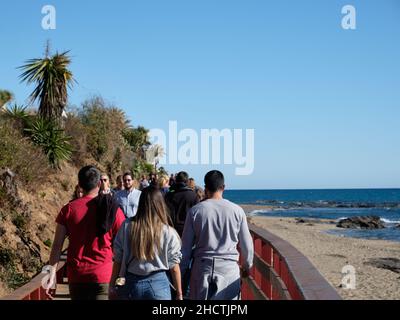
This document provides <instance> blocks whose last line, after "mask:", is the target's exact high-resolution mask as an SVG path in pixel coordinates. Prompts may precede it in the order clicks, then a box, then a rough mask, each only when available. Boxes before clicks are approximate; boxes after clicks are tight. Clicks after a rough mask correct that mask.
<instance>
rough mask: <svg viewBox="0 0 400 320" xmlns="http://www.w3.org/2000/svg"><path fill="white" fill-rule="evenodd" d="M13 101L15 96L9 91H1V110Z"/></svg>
mask: <svg viewBox="0 0 400 320" xmlns="http://www.w3.org/2000/svg"><path fill="white" fill-rule="evenodd" d="M12 99H13V94H12V93H11V92H10V91H7V90H0V109H1V108H3V107H4V106H5V105H6V104H7V103H8V102H10V101H11V100H12Z"/></svg>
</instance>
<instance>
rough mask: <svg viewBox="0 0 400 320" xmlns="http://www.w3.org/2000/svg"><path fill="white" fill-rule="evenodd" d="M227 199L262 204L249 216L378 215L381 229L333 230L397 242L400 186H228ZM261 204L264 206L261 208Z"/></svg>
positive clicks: (350, 234)
mask: <svg viewBox="0 0 400 320" xmlns="http://www.w3.org/2000/svg"><path fill="white" fill-rule="evenodd" d="M225 197H226V199H228V200H230V201H233V202H235V203H237V204H241V205H255V206H261V207H260V208H257V210H253V211H252V212H249V213H248V215H249V216H266V217H268V216H270V217H285V218H288V217H289V218H310V219H330V220H336V221H339V220H341V219H344V218H348V217H354V216H379V217H380V218H381V220H382V221H383V222H384V223H385V226H386V228H385V229H381V230H355V229H343V230H332V233H334V234H337V235H340V236H346V237H355V238H365V239H380V240H391V241H399V242H400V229H399V228H396V227H397V226H398V225H399V224H400V189H390V188H388V189H302V190H301V189H292V190H227V191H226V192H225ZM263 206H264V207H265V208H263Z"/></svg>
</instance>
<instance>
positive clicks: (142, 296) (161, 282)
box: [125, 271, 171, 300]
mask: <svg viewBox="0 0 400 320" xmlns="http://www.w3.org/2000/svg"><path fill="white" fill-rule="evenodd" d="M125 286H126V295H127V297H126V299H127V300H171V288H170V282H169V280H168V277H167V274H166V272H165V271H161V272H155V273H153V274H151V275H148V276H137V275H134V274H131V273H128V275H127V277H126V285H125Z"/></svg>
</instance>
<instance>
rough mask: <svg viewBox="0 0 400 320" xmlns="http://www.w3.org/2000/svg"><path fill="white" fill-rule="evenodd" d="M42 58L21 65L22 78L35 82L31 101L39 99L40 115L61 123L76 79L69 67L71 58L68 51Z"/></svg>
mask: <svg viewBox="0 0 400 320" xmlns="http://www.w3.org/2000/svg"><path fill="white" fill-rule="evenodd" d="M48 51H49V50H48V48H47V50H46V56H45V57H44V58H42V59H30V60H28V61H27V62H26V64H25V65H23V66H21V67H19V69H21V70H23V73H22V74H21V76H20V78H21V81H25V82H27V83H28V84H32V83H35V84H36V87H35V89H34V90H33V92H32V93H31V95H30V98H31V102H32V103H33V102H35V101H39V115H40V116H41V117H42V118H44V119H46V120H49V121H53V122H56V123H59V122H60V120H61V116H62V114H63V111H64V109H65V107H66V105H67V99H68V88H71V86H72V83H73V81H74V79H73V76H72V73H71V71H70V70H69V69H68V67H69V65H70V63H71V59H70V57H69V56H68V51H67V52H64V53H61V54H59V53H56V54H55V55H53V56H51V57H49V54H48Z"/></svg>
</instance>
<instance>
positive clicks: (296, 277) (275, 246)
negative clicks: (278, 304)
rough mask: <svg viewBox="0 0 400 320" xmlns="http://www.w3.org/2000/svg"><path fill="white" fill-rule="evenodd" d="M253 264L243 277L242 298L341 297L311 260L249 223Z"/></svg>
mask: <svg viewBox="0 0 400 320" xmlns="http://www.w3.org/2000/svg"><path fill="white" fill-rule="evenodd" d="M249 228H250V232H251V234H252V237H253V241H254V249H255V255H254V267H253V268H252V270H251V273H250V277H249V278H246V279H243V280H244V281H243V286H242V298H243V299H244V300H253V299H257V300H266V299H267V300H341V297H340V295H339V294H338V293H337V292H336V290H335V289H334V288H333V287H332V286H331V285H330V284H329V283H328V281H327V280H326V279H325V278H324V277H323V276H322V275H321V274H320V273H319V271H318V270H317V269H316V268H315V267H314V266H313V265H312V263H311V262H310V261H309V260H308V259H307V258H306V257H305V256H304V255H303V254H302V253H301V252H300V251H299V250H297V249H296V248H294V247H293V246H292V245H291V244H290V243H289V242H287V241H285V240H283V239H281V238H279V237H278V236H276V235H274V234H272V233H270V232H269V231H267V230H265V229H262V228H260V227H257V226H256V225H254V224H251V223H249Z"/></svg>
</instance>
